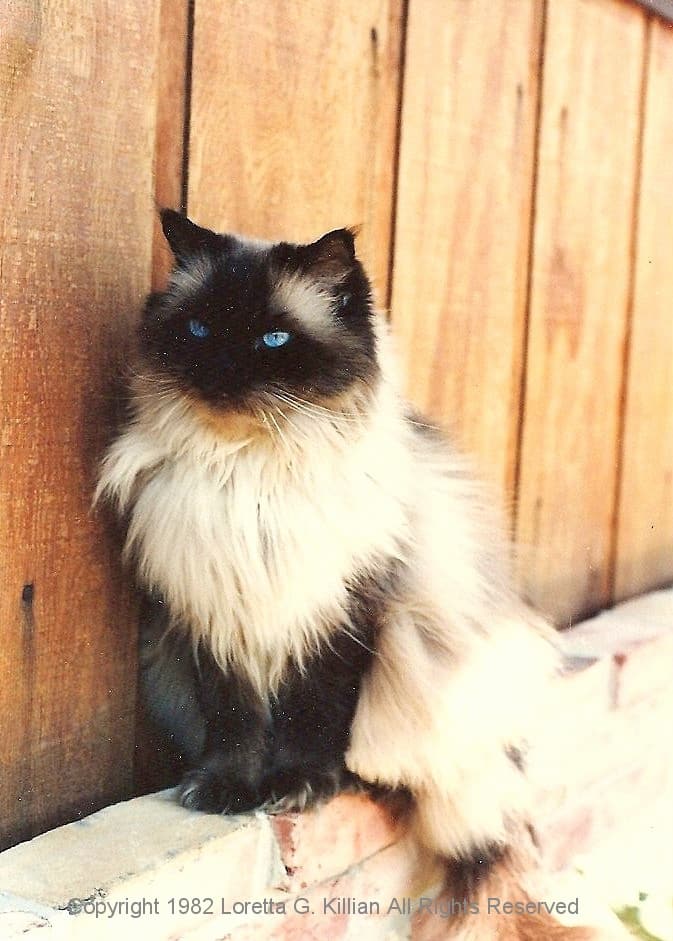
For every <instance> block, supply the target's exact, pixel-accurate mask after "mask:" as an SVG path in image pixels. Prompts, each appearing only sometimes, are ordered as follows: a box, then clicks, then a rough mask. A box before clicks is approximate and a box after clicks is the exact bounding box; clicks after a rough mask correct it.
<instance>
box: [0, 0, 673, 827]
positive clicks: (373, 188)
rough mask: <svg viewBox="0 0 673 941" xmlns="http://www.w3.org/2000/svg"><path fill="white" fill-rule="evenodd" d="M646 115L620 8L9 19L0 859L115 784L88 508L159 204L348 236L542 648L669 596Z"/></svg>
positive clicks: (670, 206) (666, 277)
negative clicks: (480, 483) (620, 611)
mask: <svg viewBox="0 0 673 941" xmlns="http://www.w3.org/2000/svg"><path fill="white" fill-rule="evenodd" d="M666 2H667V0H658V5H659V7H660V8H664V7H665V4H666ZM671 102H673V31H672V29H671V26H670V25H669V24H667V23H666V22H665V21H664V20H663V19H659V18H657V17H655V16H653V15H652V14H651V13H648V12H646V11H645V10H644V9H643V8H642V6H640V5H637V4H636V3H634V2H630V0H497V2H493V0H357V2H355V0H353V2H346V3H340V4H335V3H333V2H329V0H288V2H284V3H272V2H269V0H192V2H188V0H121V2H119V3H117V4H114V5H110V4H108V3H106V2H104V0H91V2H89V3H86V4H82V3H77V2H76V0H6V2H5V4H4V5H3V9H2V11H0V199H1V202H0V216H1V219H0V226H1V228H0V233H1V240H0V287H1V291H2V294H1V296H0V333H1V337H0V342H1V346H0V367H1V375H0V382H1V402H2V408H3V427H2V436H1V438H0V446H1V451H0V502H1V507H2V508H1V511H0V512H1V516H0V567H1V572H2V578H1V581H0V624H1V627H2V643H1V645H0V746H1V748H2V777H1V779H0V829H1V830H2V837H1V841H2V843H3V844H4V845H6V844H7V843H9V842H12V841H16V840H18V839H21V838H25V837H27V836H30V835H31V834H32V833H34V832H37V831H39V830H41V829H44V828H45V827H47V826H52V825H55V824H57V823H60V822H63V821H64V820H68V819H73V818H75V817H77V816H80V815H82V814H84V813H87V812H89V811H90V810H92V809H95V808H96V807H99V806H101V805H102V804H105V803H107V802H109V801H111V800H114V799H117V798H120V797H123V796H126V795H128V794H130V793H131V792H132V788H133V775H132V768H133V753H134V715H135V618H136V615H135V607H134V602H133V598H132V595H131V592H130V590H129V588H128V577H127V576H126V575H124V574H123V573H122V572H121V570H120V567H119V564H118V541H117V540H116V539H115V537H114V536H113V535H111V530H110V527H109V525H107V522H106V521H105V520H103V519H102V518H101V517H100V516H99V515H97V516H93V515H92V514H91V513H90V509H89V505H90V495H91V489H92V479H93V475H94V467H95V461H96V459H97V457H98V456H99V455H100V452H101V449H102V447H103V444H104V441H105V440H106V438H107V436H108V435H109V431H110V428H111V425H112V422H113V421H114V413H115V406H114V401H115V395H114V391H115V390H114V383H113V381H112V377H113V375H114V372H115V367H116V364H117V363H118V361H119V359H120V358H122V357H123V356H124V352H125V350H126V349H127V345H128V340H129V332H130V330H131V329H132V324H133V321H134V318H135V317H136V316H137V311H138V308H139V305H140V303H141V299H142V297H143V294H144V293H145V292H146V291H147V290H148V288H149V286H150V284H151V282H152V281H154V282H155V283H160V281H161V278H162V276H163V273H164V271H165V267H166V264H167V259H166V253H165V249H164V247H163V245H162V244H161V241H160V239H159V234H158V231H157V227H156V224H155V223H154V222H153V220H154V206H155V200H156V202H158V203H159V204H161V205H172V206H179V205H186V208H187V209H188V211H189V213H190V215H191V216H193V217H194V218H195V219H196V220H197V221H199V222H201V223H203V224H205V225H209V226H212V227H215V228H219V229H233V230H238V231H245V232H249V233H253V234H257V235H260V236H285V237H288V238H292V239H302V238H307V239H308V238H313V237H317V236H318V235H319V234H321V233H322V232H323V231H325V230H327V229H329V228H333V227H336V226H341V225H344V224H360V225H361V226H362V238H361V249H362V252H363V254H364V257H365V259H366V261H367V263H368V264H369V267H370V270H371V272H372V274H373V277H374V280H375V284H376V288H377V292H378V297H379V299H380V302H381V303H382V304H384V305H388V306H390V308H391V312H392V314H391V315H392V320H393V323H394V324H395V326H396V328H397V333H398V336H399V339H400V349H401V350H402V352H403V354H404V355H405V357H406V362H407V366H408V377H409V378H408V388H409V392H410V395H411V396H412V398H414V399H415V400H416V401H417V402H418V403H419V404H420V405H421V406H422V407H424V408H425V409H426V410H427V411H429V412H430V413H431V414H432V415H433V416H435V417H437V418H440V419H441V420H443V421H445V422H446V423H447V424H449V425H451V426H452V427H453V428H454V429H455V431H456V433H457V434H458V436H459V437H460V438H461V439H462V440H463V441H464V443H465V446H466V447H467V448H468V449H469V450H471V451H473V452H474V453H475V454H476V456H477V463H478V465H479V466H480V467H481V469H482V472H483V474H484V475H485V476H487V477H490V478H491V479H493V480H494V481H495V483H496V484H497V485H498V487H499V488H500V490H501V492H502V494H503V496H504V498H505V499H506V500H507V501H508V502H509V503H510V505H511V506H512V508H513V509H512V522H513V528H514V532H515V534H516V536H517V539H518V541H519V543H520V545H521V571H522V576H523V580H524V584H525V587H526V590H527V592H528V594H529V595H530V597H531V598H532V599H533V600H534V601H535V602H536V603H538V604H539V605H540V606H541V607H543V608H544V609H545V610H546V611H548V612H549V613H551V614H552V615H553V616H555V617H556V618H557V620H558V621H559V623H561V624H564V623H567V622H568V621H569V620H570V619H573V618H577V617H579V616H581V615H583V614H586V613H588V612H590V611H593V610H595V609H597V608H599V607H601V606H604V605H607V604H610V603H611V602H612V601H614V600H616V599H619V598H623V597H626V596H628V595H632V594H635V593H638V592H640V591H643V590H645V589H648V588H650V587H653V586H656V585H659V584H662V583H665V582H667V581H669V580H671V579H672V578H673V237H672V232H671V230H672V227H673V159H672V155H673V109H672V107H671ZM153 225H154V228H153Z"/></svg>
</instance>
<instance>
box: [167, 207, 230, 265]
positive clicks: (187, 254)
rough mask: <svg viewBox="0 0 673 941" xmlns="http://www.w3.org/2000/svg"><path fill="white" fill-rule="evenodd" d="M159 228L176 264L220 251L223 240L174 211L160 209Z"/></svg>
mask: <svg viewBox="0 0 673 941" xmlns="http://www.w3.org/2000/svg"><path fill="white" fill-rule="evenodd" d="M160 216H161V228H162V229H163V230H164V235H165V236H166V241H167V242H168V244H169V245H170V247H171V251H172V252H173V254H174V255H175V260H176V261H177V263H178V264H184V263H185V262H187V261H189V260H190V259H191V258H194V257H195V256H197V255H203V254H207V253H209V252H211V251H213V250H219V251H221V250H222V248H223V243H224V239H223V237H222V236H221V235H218V234H217V233H216V232H212V231H211V230H210V229H204V228H202V227H201V226H200V225H196V224H195V223H194V222H192V221H191V219H188V218H187V216H185V215H183V214H182V213H181V212H177V211H176V210H175V209H162V210H161V212H160Z"/></svg>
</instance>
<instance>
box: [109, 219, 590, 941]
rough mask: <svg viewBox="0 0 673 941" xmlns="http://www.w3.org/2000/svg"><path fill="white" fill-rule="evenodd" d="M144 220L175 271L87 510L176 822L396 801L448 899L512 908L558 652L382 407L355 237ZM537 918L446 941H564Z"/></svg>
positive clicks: (447, 457)
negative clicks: (116, 541)
mask: <svg viewBox="0 0 673 941" xmlns="http://www.w3.org/2000/svg"><path fill="white" fill-rule="evenodd" d="M161 220H162V226H163V231H164V233H165V236H166V239H167V241H168V243H169V245H170V248H171V250H172V252H173V255H174V257H175V265H174V268H173V271H172V273H171V275H170V278H169V281H168V285H167V287H166V289H165V290H164V291H162V292H158V293H154V294H151V295H150V296H149V298H148V300H147V303H146V306H145V309H144V313H143V316H142V319H141V323H140V327H139V336H138V347H139V350H138V357H137V361H136V365H135V367H134V373H133V377H132V379H131V382H130V403H131V411H130V416H129V419H128V421H127V423H126V425H125V427H124V428H123V429H122V430H121V432H120V433H119V435H118V437H117V438H116V440H115V441H114V442H113V443H112V445H111V446H110V448H109V450H108V451H107V453H106V455H105V457H104V459H103V462H102V467H101V473H100V479H99V483H98V487H97V492H96V499H101V498H105V499H107V500H110V501H112V503H113V504H114V505H115V507H116V510H117V512H118V513H119V514H120V516H122V517H123V518H124V519H125V520H126V524H127V538H126V555H127V557H128V558H129V559H131V560H132V561H133V564H134V565H135V568H136V572H137V576H138V579H139V582H140V584H141V585H142V586H144V588H145V589H146V591H147V596H148V605H147V607H148V611H147V615H146V617H145V619H144V625H143V628H142V655H141V669H142V685H143V688H144V691H145V693H144V694H145V700H146V702H147V707H148V710H149V712H150V714H151V715H152V717H153V718H154V720H155V721H156V723H157V724H158V725H159V726H161V727H162V728H163V729H164V730H165V731H166V734H167V735H168V736H169V737H170V740H171V743H172V746H173V748H174V749H175V751H176V752H177V753H179V754H180V756H181V757H182V759H183V760H184V762H185V763H186V766H187V768H188V770H187V771H186V773H185V774H184V777H183V778H182V781H181V784H180V786H179V791H178V793H179V800H180V801H181V803H182V804H183V805H184V806H185V807H189V808H194V809H196V810H203V811H208V812H214V813H219V812H227V813H241V812H246V811H251V810H253V809H257V808H264V809H268V810H270V811H272V812H273V811H279V810H283V811H288V810H304V809H305V808H307V807H309V806H311V805H312V804H313V803H315V802H316V801H318V800H321V799H324V798H326V797H329V796H330V795H333V794H335V793H337V792H338V791H339V790H342V789H344V788H348V787H357V786H362V787H373V788H381V789H384V790H389V791H391V792H393V793H397V792H399V793H402V794H409V795H410V796H411V800H412V807H413V809H412V811H411V815H412V825H413V827H414V831H415V833H416V834H417V837H418V839H419V840H420V842H421V843H422V844H423V845H425V846H426V847H428V848H429V850H431V851H432V852H433V853H435V854H439V855H440V856H441V857H443V858H444V859H445V860H446V861H447V864H446V871H447V874H448V875H447V878H448V876H449V875H450V878H449V880H448V882H447V891H448V890H449V888H448V887H450V886H451V885H452V886H453V887H454V889H455V887H456V886H463V887H466V888H465V890H466V891H468V889H469V891H470V892H471V893H472V897H475V896H476V895H478V893H480V892H481V893H484V892H486V893H488V891H489V888H490V889H492V888H493V886H495V885H497V886H500V893H501V894H503V893H504V897H506V898H511V899H515V898H526V893H525V889H524V888H523V885H522V876H521V870H523V869H524V868H525V866H526V865H528V863H527V862H521V860H524V859H525V860H528V859H531V860H532V859H533V858H534V849H533V848H532V846H531V843H532V841H531V837H530V833H531V831H530V828H529V826H528V821H529V797H528V784H527V779H526V768H525V757H524V756H525V750H526V741H527V737H528V734H529V727H530V724H531V717H532V716H534V715H535V714H536V713H537V711H538V708H539V704H540V703H541V702H542V701H543V698H544V695H545V690H546V688H547V687H548V684H549V682H550V679H551V678H552V677H553V675H554V674H555V672H556V670H557V665H558V654H557V647H556V643H555V635H554V632H553V631H552V630H551V629H550V628H549V627H548V625H547V624H546V622H545V621H544V620H543V619H542V618H541V617H539V616H538V615H537V614H535V613H534V612H533V611H532V610H531V609H530V608H529V607H527V606H526V604H524V603H523V602H522V601H521V600H520V599H519V597H518V596H517V594H516V592H515V591H514V589H513V587H512V585H513V581H512V577H511V574H510V561H509V559H510V549H509V547H508V541H507V539H506V538H505V537H504V536H503V535H502V531H503V530H502V527H501V526H500V523H499V520H498V519H497V514H495V513H494V511H493V510H492V501H491V500H490V498H489V496H488V494H487V492H486V491H485V490H484V488H483V487H482V486H481V485H479V484H478V483H477V482H475V479H474V477H473V475H472V473H471V470H470V467H469V464H468V463H467V461H466V460H465V459H464V458H463V457H462V456H461V455H460V454H458V453H457V452H456V451H455V449H454V448H453V447H452V445H451V444H450V443H449V442H448V441H447V440H446V439H445V438H444V437H443V435H442V434H441V433H440V432H439V431H438V430H437V429H436V428H435V427H434V426H431V425H430V424H428V423H426V422H424V421H423V420H422V419H420V418H419V417H418V416H417V415H415V414H414V413H413V411H412V410H411V409H410V407H409V406H408V404H407V403H406V401H405V399H404V397H403V395H402V394H401V393H400V388H401V384H400V380H399V377H398V375H397V372H396V367H395V357H394V354H393V352H392V351H391V339H390V336H389V331H388V327H387V324H386V323H385V320H384V319H383V317H382V316H381V315H380V314H378V313H377V312H376V311H375V309H374V304H373V300H372V289H371V286H370V282H369V280H368V278H367V275H366V273H365V270H364V268H363V266H362V264H361V262H360V260H359V259H358V257H357V254H356V251H355V241H354V235H353V232H351V231H350V230H348V229H339V230H335V231H332V232H329V233H327V234H326V235H324V236H323V237H322V238H320V239H318V240H317V241H316V242H313V243H311V244H307V245H304V244H302V245H297V244H291V243H288V242H280V243H266V242H261V241H256V240H253V239H248V238H242V237H239V236H237V235H229V234H219V233H216V232H213V231H210V230H209V229H206V228H203V227H201V226H198V225H197V224H195V223H194V222H192V221H190V220H189V219H187V218H186V217H185V216H183V215H181V214H180V213H178V212H175V211H173V210H163V211H162V213H161ZM419 316H422V311H419ZM444 342H447V343H449V342H450V336H447V337H446V338H445V339H444ZM503 887H504V888H503ZM537 918H538V916H533V915H531V916H521V917H520V918H518V919H517V918H513V917H510V918H509V919H495V918H493V917H492V916H491V917H487V916H483V917H482V916H478V917H475V916H474V915H467V916H466V917H465V919H464V921H463V922H460V923H459V922H458V921H457V920H456V919H452V921H451V926H452V927H451V931H452V933H451V934H450V935H449V936H450V937H455V938H462V939H468V938H470V939H471V938H475V939H477V938H478V939H479V941H486V939H488V938H491V937H493V938H499V939H504V938H513V939H514V938H533V937H539V938H553V937H558V938H570V937H573V938H579V937H585V935H584V934H583V933H581V931H580V929H568V928H564V927H562V926H560V925H558V924H556V923H555V922H552V920H551V919H548V920H544V919H542V920H541V921H540V922H539V924H538V921H537V920H536V919H537ZM442 930H443V931H447V930H448V928H447V927H446V926H445V925H444V926H443V927H442ZM461 932H462V933H461ZM442 936H444V935H442Z"/></svg>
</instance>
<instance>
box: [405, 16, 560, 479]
mask: <svg viewBox="0 0 673 941" xmlns="http://www.w3.org/2000/svg"><path fill="white" fill-rule="evenodd" d="M541 20H542V3H541V2H538V0H531V2H526V3H520V2H519V0H505V2H501V3H498V4H493V3H491V2H490V0H462V2H459V3H456V2H454V3H449V4H447V3H446V2H445V0H411V6H410V9H409V21H408V30H407V47H406V60H405V81H404V95H403V102H404V104H403V115H402V139H401V154H400V173H399V184H398V198H397V217H396V236H395V246H396V248H395V263H394V283H393V303H392V312H393V322H394V323H395V325H396V327H397V333H398V335H399V340H400V349H401V352H402V353H403V354H404V356H405V360H406V371H407V379H408V382H407V385H408V391H409V394H410V396H411V397H412V398H413V400H414V401H415V402H417V403H418V405H420V406H421V407H422V409H423V410H424V411H426V412H428V413H429V414H431V415H432V416H433V417H435V418H438V419H440V420H443V421H445V422H447V421H448V422H450V423H451V424H452V425H453V426H454V428H455V429H456V431H457V432H458V434H459V436H460V438H461V439H462V442H463V443H464V445H465V446H466V447H467V448H468V449H469V450H470V451H472V452H475V453H476V455H477V456H478V458H479V462H480V466H481V468H482V469H483V471H484V473H485V474H487V475H488V476H490V477H491V478H492V479H493V480H494V481H496V482H497V483H498V484H499V485H500V487H501V489H502V490H503V491H504V492H505V493H506V494H507V495H510V494H511V489H512V483H513V474H514V466H515V451H516V442H517V425H518V412H519V395H520V385H521V362H522V350H523V333H524V317H525V305H526V287H527V271H528V255H529V235H530V207H531V194H532V182H533V158H534V149H535V118H536V103H537V94H538V88H537V86H538V66H539V54H540V39H541Z"/></svg>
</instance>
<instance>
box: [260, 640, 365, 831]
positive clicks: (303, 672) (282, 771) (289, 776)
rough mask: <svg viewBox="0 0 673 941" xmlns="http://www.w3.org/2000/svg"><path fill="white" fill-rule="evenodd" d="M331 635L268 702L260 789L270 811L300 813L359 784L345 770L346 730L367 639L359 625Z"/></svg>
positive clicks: (289, 671) (293, 669) (291, 669)
mask: <svg viewBox="0 0 673 941" xmlns="http://www.w3.org/2000/svg"><path fill="white" fill-rule="evenodd" d="M356 631H357V626H355V625H351V626H349V631H348V632H345V631H343V632H342V631H335V633H334V636H333V637H332V638H331V641H330V644H329V645H327V644H325V646H324V647H323V648H322V649H320V650H318V651H316V652H315V654H314V655H313V656H312V657H311V658H310V659H308V660H307V661H306V662H305V663H304V664H303V667H302V668H299V667H298V666H290V667H289V668H288V669H287V671H286V674H285V677H284V680H283V682H282V684H281V686H280V689H279V690H278V692H277V694H276V696H275V697H273V699H272V703H271V717H272V726H273V748H272V760H271V762H270V766H269V769H268V774H267V778H266V782H265V790H266V791H267V792H268V797H267V801H266V803H265V805H264V806H265V810H268V811H269V812H270V813H287V812H290V811H303V810H306V809H307V808H309V807H311V806H313V805H314V804H316V803H318V802H320V801H323V800H328V799H329V798H331V797H333V796H334V795H335V794H337V793H338V792H339V791H342V790H345V789H359V788H360V787H362V786H363V782H361V781H360V779H359V778H357V777H356V776H355V775H354V774H352V773H351V772H350V771H348V769H347V768H346V764H345V760H344V756H345V753H346V750H347V748H348V743H349V736H350V727H351V723H352V721H353V715H354V712H355V707H356V703H357V698H358V693H359V689H360V683H361V680H362V676H363V674H364V673H365V672H366V670H367V669H368V667H369V663H370V659H371V648H370V645H369V643H368V641H370V640H371V639H370V638H369V637H368V635H367V633H366V628H364V626H363V630H362V631H361V633H362V635H363V636H359V635H358V633H356Z"/></svg>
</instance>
